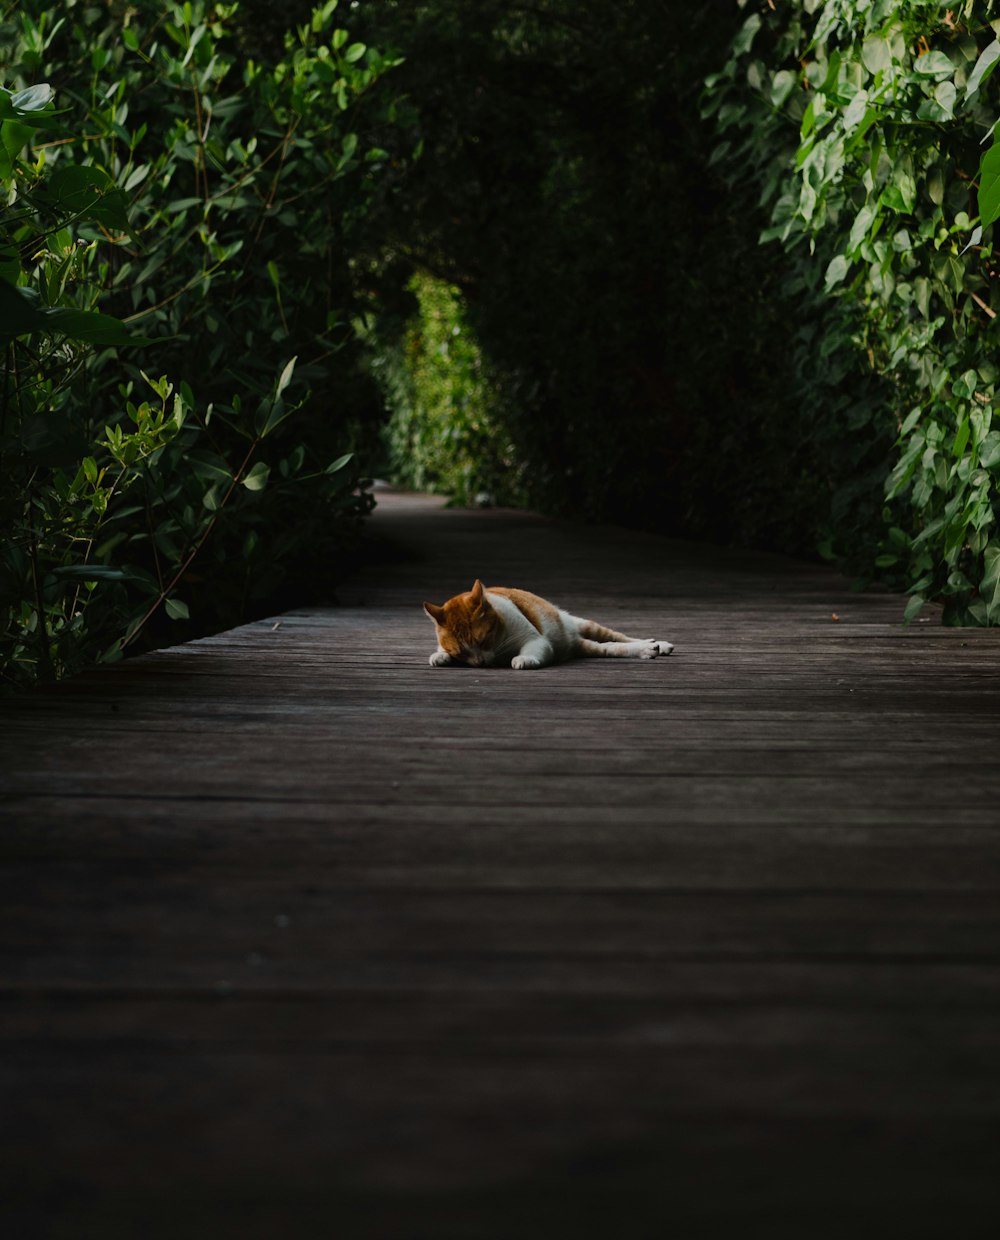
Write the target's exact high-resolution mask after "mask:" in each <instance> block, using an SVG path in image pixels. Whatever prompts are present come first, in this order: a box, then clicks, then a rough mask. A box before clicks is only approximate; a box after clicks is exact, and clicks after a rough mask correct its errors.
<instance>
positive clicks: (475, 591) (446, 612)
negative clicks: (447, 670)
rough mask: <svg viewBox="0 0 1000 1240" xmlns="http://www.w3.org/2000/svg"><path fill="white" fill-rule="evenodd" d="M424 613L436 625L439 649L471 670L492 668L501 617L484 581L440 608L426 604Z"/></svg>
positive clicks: (433, 604) (434, 604)
mask: <svg viewBox="0 0 1000 1240" xmlns="http://www.w3.org/2000/svg"><path fill="white" fill-rule="evenodd" d="M424 611H426V612H427V614H428V615H429V616H430V618H431V619H432V620H433V621H434V626H435V628H436V629H437V639H438V645H439V646H440V647H441V649H442V650H443V651H444V652H445V653H446V654H450V655H451V657H452V658H453V659H454V660H455V661H456V662H458V663H465V664H468V666H469V667H489V666H490V664H491V663H492V662H493V659H494V646H495V644H496V638H497V630H498V628H499V625H500V617H499V616H498V615H497V613H496V612H495V611H494V610H493V607H492V606H491V604H490V602H489V600H488V599H487V598H486V597H485V595H484V593H483V583H482V582H481V581H477V582H476V584H475V585H474V586H473V587H472V589H471V590H469V592H468V593H467V594H457V595H456V596H455V597H454V598H450V599H449V600H448V601H447V603H443V604H442V605H441V606H440V607H439V606H438V605H437V604H436V603H424Z"/></svg>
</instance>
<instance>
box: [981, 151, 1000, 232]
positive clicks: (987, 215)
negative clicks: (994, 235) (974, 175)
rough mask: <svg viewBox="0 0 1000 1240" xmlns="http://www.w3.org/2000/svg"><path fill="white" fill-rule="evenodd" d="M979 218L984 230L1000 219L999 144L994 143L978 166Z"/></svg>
mask: <svg viewBox="0 0 1000 1240" xmlns="http://www.w3.org/2000/svg"><path fill="white" fill-rule="evenodd" d="M977 197H978V203H979V218H980V221H981V222H982V225H983V227H984V228H986V227H987V226H988V225H990V224H992V223H993V221H994V220H995V219H997V218H1000V142H994V143H993V145H992V146H991V147H990V149H989V150H988V151H987V152H986V154H985V155H984V156H983V158H982V160H981V161H980V164H979V191H978V195H977Z"/></svg>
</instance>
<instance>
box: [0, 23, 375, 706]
mask: <svg viewBox="0 0 1000 1240" xmlns="http://www.w3.org/2000/svg"><path fill="white" fill-rule="evenodd" d="M335 9H336V0H328V2H327V3H325V4H323V5H322V6H320V7H319V8H316V9H315V10H313V11H312V14H311V16H310V18H309V20H307V21H306V22H304V23H303V24H301V25H299V26H298V27H297V28H296V29H294V30H292V31H290V32H288V33H287V34H286V35H285V36H284V38H283V40H282V46H281V48H280V49H279V52H278V54H276V55H275V56H274V58H273V60H272V61H271V62H269V63H266V64H265V63H262V62H260V61H257V60H254V59H253V58H252V57H250V56H248V55H246V54H245V53H244V52H243V51H242V50H241V48H242V43H241V25H240V22H241V13H240V8H239V5H238V4H236V3H230V4H211V3H208V2H207V0H188V2H186V3H184V4H181V5H176V6H171V7H167V8H161V7H160V6H153V5H141V6H137V7H129V8H128V9H127V10H123V13H122V15H121V18H119V17H117V16H116V15H115V13H114V12H113V11H110V10H108V9H105V8H101V7H97V6H91V5H86V4H83V3H78V2H77V0H65V2H64V3H63V4H62V5H61V6H59V7H58V8H57V7H56V6H49V5H45V4H38V3H26V4H24V5H21V6H19V9H18V10H17V11H16V15H15V14H12V13H10V12H9V13H8V15H7V16H6V17H5V18H4V19H2V21H0V44H2V45H3V46H5V47H7V48H8V49H11V53H10V56H9V59H8V61H7V64H6V69H5V74H6V77H7V79H8V81H11V82H12V83H13V89H12V90H5V91H2V92H0V123H2V138H3V142H2V153H0V178H2V181H3V183H4V186H5V189H6V209H5V211H4V214H3V217H2V219H0V338H2V341H3V342H4V391H3V404H2V418H3V421H2V425H0V537H2V540H3V543H2V553H0V604H2V610H0V622H2V623H4V626H5V631H4V634H3V637H2V640H0V646H2V652H0V660H2V668H0V670H2V673H3V676H4V677H5V678H6V679H7V680H8V681H13V682H17V683H19V682H23V681H28V680H31V679H32V678H34V677H35V676H37V675H39V674H41V675H43V676H47V675H51V674H54V675H61V674H65V673H66V672H68V671H72V670H74V669H75V668H77V667H79V666H81V665H83V664H84V663H86V662H88V661H90V660H92V659H93V658H95V657H101V658H105V659H111V658H116V657H119V656H120V654H121V651H122V649H123V647H124V646H127V645H129V644H130V643H132V642H135V641H137V640H141V641H143V642H147V641H150V640H156V641H162V640H165V639H166V638H167V632H166V631H165V630H166V628H169V626H168V625H166V626H165V625H164V623H163V617H164V611H165V614H166V616H167V617H169V618H171V619H172V620H179V621H181V622H183V621H185V620H186V618H187V617H188V616H189V615H191V616H193V617H194V618H195V620H196V622H197V625H198V627H199V628H201V629H205V628H209V627H212V626H218V625H220V624H226V623H233V622H235V621H236V620H238V619H240V618H241V616H242V615H244V614H246V611H247V609H248V608H249V609H252V608H253V607H254V605H255V604H256V605H258V606H259V604H260V600H262V599H265V598H269V597H270V598H273V596H274V594H275V592H276V591H277V590H279V589H280V588H281V586H282V584H283V583H284V582H286V581H288V580H295V579H298V580H300V581H301V580H305V579H307V578H308V579H312V580H313V581H317V580H319V581H321V580H323V579H324V577H326V576H327V575H328V573H329V572H331V571H335V566H336V562H337V557H338V556H340V555H342V553H343V550H344V547H345V545H346V541H347V540H348V539H349V536H350V532H351V530H352V529H353V528H354V526H355V525H356V522H357V520H358V518H359V517H360V516H361V515H363V513H364V512H365V511H366V510H367V509H368V507H369V506H370V502H371V501H370V497H368V496H367V495H366V494H365V493H363V492H361V491H359V490H358V486H357V483H358V472H357V471H358V466H357V465H356V464H355V463H354V459H353V458H352V456H351V455H350V454H349V453H345V452H344V449H345V448H353V449H362V450H365V449H367V450H369V451H371V450H372V448H373V445H374V444H376V443H377V424H376V423H377V418H378V415H379V404H378V400H377V394H376V392H375V390H374V388H373V387H372V386H371V385H370V383H369V382H368V381H367V380H366V379H365V378H364V376H363V374H362V373H361V372H360V369H359V366H358V354H357V348H358V346H357V344H356V342H355V340H354V335H353V332H352V329H351V327H350V319H351V316H352V303H353V283H352V281H353V276H352V273H351V254H352V250H351V247H352V244H356V240H354V241H352V238H355V234H356V233H357V232H358V230H359V228H360V224H361V222H362V221H363V218H364V214H365V211H366V209H367V204H368V202H369V200H370V199H371V197H372V196H373V195H374V194H375V193H376V192H377V191H376V187H377V184H378V181H379V179H380V177H381V176H382V173H383V169H384V168H385V166H386V163H387V161H388V158H389V156H388V152H387V151H386V150H385V149H384V148H383V146H382V145H380V144H379V143H380V141H381V139H382V137H383V136H384V134H385V133H386V132H388V131H391V130H392V129H393V128H394V127H395V126H396V121H397V116H396V108H397V105H396V103H395V101H394V100H393V99H392V98H391V97H389V96H380V99H379V101H378V102H375V101H374V100H373V98H372V87H373V86H374V84H375V83H376V82H377V81H378V80H379V78H380V77H381V76H382V75H383V74H385V73H386V72H387V71H388V70H389V69H390V68H392V67H393V65H394V63H396V62H395V60H394V58H393V57H391V56H385V55H383V54H381V53H380V52H378V51H377V50H375V49H372V48H366V47H365V45H364V44H362V43H360V42H357V41H352V40H351V38H350V36H349V35H348V34H347V32H346V31H345V30H343V29H342V28H340V27H339V26H338V25H337V24H336V22H335V21H334V11H335ZM122 21H124V25H122ZM43 79H44V80H43ZM49 82H51V83H53V84H54V89H53V87H50V86H49V85H48V83H49ZM54 103H57V104H59V108H58V109H56V107H55V106H54ZM376 139H378V140H376ZM139 333H141V335H140V334H139ZM119 349H121V350H122V352H121V353H119ZM293 355H294V357H293ZM295 358H297V359H298V360H297V364H296V362H295ZM147 373H149V374H153V375H162V374H164V373H166V374H167V375H169V376H170V379H169V381H168V380H167V379H155V380H151V379H148V378H147V377H146V375H147ZM195 392H197V397H196V396H195ZM161 604H162V605H163V607H162V608H161ZM180 631H181V633H182V634H183V633H185V632H189V631H190V630H189V629H186V628H185V627H184V625H183V623H182V626H181V630H180Z"/></svg>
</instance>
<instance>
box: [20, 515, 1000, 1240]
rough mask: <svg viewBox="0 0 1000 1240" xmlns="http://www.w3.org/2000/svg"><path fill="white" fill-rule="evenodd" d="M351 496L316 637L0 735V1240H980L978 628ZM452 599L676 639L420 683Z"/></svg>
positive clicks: (230, 638)
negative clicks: (386, 554) (312, 1239)
mask: <svg viewBox="0 0 1000 1240" xmlns="http://www.w3.org/2000/svg"><path fill="white" fill-rule="evenodd" d="M380 501H381V503H380V508H379V511H378V512H377V514H376V516H375V518H374V529H375V531H376V532H380V533H381V535H383V536H384V537H385V538H387V539H388V540H390V541H391V542H393V543H396V544H399V545H400V546H402V547H403V548H404V551H403V552H402V553H401V554H399V555H398V556H397V557H396V558H386V559H383V560H381V561H379V562H378V563H373V564H371V565H370V566H369V567H367V568H366V569H364V570H363V571H361V572H359V573H358V574H357V575H356V576H355V577H354V578H353V579H352V580H351V581H350V582H349V583H348V584H347V585H346V586H344V588H343V589H342V591H341V594H340V598H339V605H338V606H336V607H328V608H309V609H303V610H299V611H295V612H290V613H288V614H286V615H284V616H281V617H276V618H273V619H270V620H263V621H260V622H257V623H253V624H248V625H245V626H243V627H241V628H239V629H235V630H233V631H231V632H228V633H223V634H220V635H218V636H216V637H211V638H207V639H204V640H201V641H196V642H191V643H188V644H187V645H183V646H179V647H175V648H172V649H169V650H163V651H159V652H157V653H154V654H151V655H147V656H144V657H142V658H139V659H135V660H131V661H129V662H126V663H124V664H121V665H119V666H117V667H114V668H109V669H105V670H100V671H95V672H92V673H89V674H87V675H84V676H81V677H79V678H77V679H76V680H73V681H71V682H68V683H65V684H63V685H59V686H55V687H54V688H51V689H47V690H44V691H41V692H38V693H36V694H35V695H33V696H30V697H23V698H18V699H14V700H8V701H5V702H3V703H0V728H2V737H3V741H2V747H3V765H2V771H0V861H2V867H0V921H2V934H0V945H2V959H0V991H2V998H3V1002H2V1007H0V1012H2V1017H0V1113H2V1114H3V1116H4V1123H3V1125H2V1128H0V1167H2V1168H3V1178H4V1179H5V1180H6V1185H5V1187H4V1188H3V1194H4V1199H5V1205H4V1215H5V1217H6V1218H7V1220H8V1221H9V1223H10V1224H11V1226H12V1230H10V1234H11V1235H16V1236H18V1237H36V1236H37V1237H44V1238H45V1240H63V1238H66V1240H89V1238H90V1237H92V1236H93V1237H101V1238H102V1240H107V1238H109V1237H119V1236H120V1237H138V1236H142V1237H143V1238H144V1240H147V1238H153V1237H156V1238H158V1237H161V1236H163V1237H168V1236H169V1237H171V1238H175V1237H180V1236H183V1237H185V1238H186V1240H190V1238H192V1237H194V1238H195V1240H200V1238H201V1237H206V1238H209V1237H210V1238H211V1240H220V1238H222V1237H229V1236H233V1237H236V1236H239V1237H240V1238H241V1240H255V1238H257V1237H260V1238H261V1240H265V1238H268V1240H270V1238H271V1237H275V1236H282V1237H284V1236H287V1237H294V1238H295V1240H298V1238H299V1237H307V1236H324V1237H325V1236H332V1235H336V1236H337V1237H338V1240H486V1238H489V1240H512V1238H514V1237H517V1240H562V1238H563V1237H574V1240H575V1238H576V1237H580V1236H601V1237H607V1238H608V1240H611V1238H612V1237H613V1238H614V1240H621V1238H626V1240H630V1238H632V1237H636V1238H638V1237H640V1236H641V1237H644V1238H645V1237H647V1236H650V1237H651V1236H676V1237H678V1240H688V1238H689V1237H701V1236H712V1237H715V1236H719V1237H727V1238H731V1237H734V1236H749V1237H754V1236H757V1235H761V1236H763V1235H767V1236H768V1237H771V1238H774V1237H785V1236H787V1237H795V1238H796V1240H842V1238H843V1237H845V1236H850V1237H852V1240H856V1238H857V1237H860V1236H876V1235H877V1236H879V1237H885V1236H890V1235H892V1236H894V1235H899V1236H903V1235H905V1236H907V1238H908V1240H912V1238H913V1237H919V1236H924V1235H928V1236H930V1235H935V1236H945V1235H953V1236H959V1235H960V1236H961V1237H962V1238H963V1240H969V1238H970V1237H978V1236H985V1235H986V1234H987V1231H986V1228H987V1225H988V1224H990V1226H994V1225H995V1218H996V1215H995V1204H996V1174H995V1172H996V1154H997V1132H998V1111H1000V1076H998V1073H997V1070H996V1063H997V1057H998V1051H1000V814H998V812H997V806H998V805H1000V764H998V763H997V761H996V754H995V749H996V741H997V735H998V731H997V723H998V685H1000V679H998V678H1000V642H998V639H997V633H996V631H993V632H988V631H971V630H953V629H944V628H942V627H940V625H938V624H937V623H936V622H935V620H934V619H933V618H932V619H931V620H930V621H929V622H927V623H921V624H915V625H913V626H911V627H909V628H904V627H903V626H902V625H901V624H900V617H901V613H902V607H903V600H901V599H900V598H898V597H893V596H891V595H888V594H856V593H853V592H852V591H851V590H850V587H849V583H847V582H845V581H844V580H843V579H841V578H839V577H837V576H836V575H834V574H833V573H831V572H830V571H829V570H827V569H826V568H824V567H822V566H816V565H808V564H802V563H798V562H793V561H789V560H785V559H782V558H780V557H775V556H767V555H760V554H753V553H746V552H738V551H730V550H721V549H718V548H709V547H705V546H701V545H695V544H692V543H684V542H677V541H671V540H666V539H660V538H657V537H655V536H653V535H649V534H637V533H633V532H629V531H624V530H619V529H611V528H608V527H591V528H585V527H579V526H573V525H568V524H562V523H558V522H553V521H548V520H544V519H542V518H540V517H537V516H534V515H532V514H526V513H518V512H511V511H505V510H484V511H465V510H457V509H447V508H445V507H444V506H443V504H442V503H441V501H440V500H436V499H432V498H429V497H426V496H413V495H407V494H400V493H394V492H380ZM476 577H481V578H482V579H483V581H484V582H485V583H486V584H487V585H513V586H519V587H522V588H525V589H529V590H533V591H535V592H536V593H539V594H542V595H544V596H545V597H547V598H550V599H552V600H553V601H554V602H557V603H559V604H560V605H561V606H564V607H566V608H567V609H569V610H570V611H573V612H576V613H577V614H580V615H585V616H589V617H591V618H593V619H596V620H599V621H601V622H603V623H606V624H608V625H610V626H612V627H615V628H621V629H624V630H625V631H627V632H632V631H634V632H636V633H637V634H638V635H640V636H646V635H648V636H651V637H666V638H668V639H670V640H671V641H673V642H674V643H675V644H676V652H675V653H674V654H673V655H672V656H671V657H670V658H665V659H657V660H653V661H649V662H641V661H630V660H622V661H619V660H607V661H605V660H585V661H580V662H577V663H573V664H568V665H565V666H562V667H556V668H551V669H545V670H542V671H536V672H511V671H504V670H492V671H479V670H471V669H469V670H467V669H439V670H435V669H432V668H430V667H429V666H428V663H427V658H428V655H429V654H430V652H431V651H432V649H433V647H434V641H433V629H432V626H431V624H430V622H429V621H428V619H427V618H426V617H425V616H424V614H423V612H422V610H421V603H422V601H423V600H424V599H428V600H430V601H433V602H442V601H444V599H446V598H447V597H449V596H451V595H453V594H455V593H458V592H459V591H461V590H465V589H467V588H468V587H469V586H470V585H471V584H472V581H473V580H474V578H476ZM991 1220H992V1222H991Z"/></svg>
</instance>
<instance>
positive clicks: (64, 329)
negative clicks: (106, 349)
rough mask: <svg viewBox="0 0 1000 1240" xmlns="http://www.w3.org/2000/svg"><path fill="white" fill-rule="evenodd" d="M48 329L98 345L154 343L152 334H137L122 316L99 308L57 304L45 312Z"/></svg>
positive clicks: (44, 317) (45, 329)
mask: <svg viewBox="0 0 1000 1240" xmlns="http://www.w3.org/2000/svg"><path fill="white" fill-rule="evenodd" d="M42 314H43V319H44V327H43V328H42V330H44V331H47V332H59V333H60V334H61V335H64V336H69V337H70V339H71V340H82V341H84V342H85V343H87V344H99V345H144V344H155V343H156V341H155V340H154V338H153V337H152V336H137V335H136V336H134V335H133V334H132V333H131V332H130V331H129V329H128V328H127V327H126V326H125V324H124V323H122V322H121V321H120V320H119V319H116V318H112V316H111V315H110V314H100V313H99V312H98V311H97V310H71V309H68V308H63V307H57V308H55V309H52V310H45V311H43V312H42Z"/></svg>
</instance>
